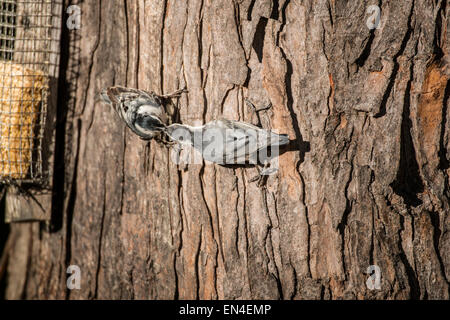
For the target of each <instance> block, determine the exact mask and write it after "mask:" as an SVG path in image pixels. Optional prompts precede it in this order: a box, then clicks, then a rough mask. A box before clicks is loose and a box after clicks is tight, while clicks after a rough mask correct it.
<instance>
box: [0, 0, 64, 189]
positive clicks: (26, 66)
mask: <svg viewBox="0 0 450 320" xmlns="http://www.w3.org/2000/svg"><path fill="white" fill-rule="evenodd" d="M54 2H55V1H53V0H0V182H1V183H11V182H25V183H41V182H42V180H43V179H44V178H45V176H46V172H45V170H44V166H43V144H44V143H45V141H44V131H45V126H46V118H47V105H48V97H49V93H50V84H51V81H50V79H51V77H53V76H54V75H55V72H56V71H55V67H56V65H57V55H58V50H57V49H58V46H57V45H55V43H54V42H55V39H56V37H55V36H54V29H55V26H56V25H57V23H58V22H57V21H55V18H57V14H56V12H55V8H54V7H55V3H54Z"/></svg>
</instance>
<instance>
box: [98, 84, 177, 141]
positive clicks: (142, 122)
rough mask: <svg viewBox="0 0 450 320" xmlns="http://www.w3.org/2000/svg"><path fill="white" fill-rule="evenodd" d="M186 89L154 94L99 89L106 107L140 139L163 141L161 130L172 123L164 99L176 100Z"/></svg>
mask: <svg viewBox="0 0 450 320" xmlns="http://www.w3.org/2000/svg"><path fill="white" fill-rule="evenodd" d="M183 92H186V90H184V89H183V90H178V91H176V92H174V93H171V94H168V95H158V94H156V93H154V92H147V91H144V90H139V89H133V88H125V87H120V86H116V87H110V88H106V89H104V90H102V92H101V97H102V99H103V100H104V101H105V102H106V103H108V104H110V105H111V106H112V107H113V108H114V110H115V111H116V113H117V114H118V115H119V117H120V118H121V119H122V120H123V121H125V123H126V124H127V126H128V127H129V128H130V129H131V130H132V131H133V132H134V133H135V134H137V135H138V136H139V137H140V138H141V139H143V140H150V139H154V138H155V139H156V140H157V141H160V142H163V143H165V142H166V141H164V140H163V137H164V134H163V130H164V128H165V126H166V125H169V124H171V123H172V118H173V117H174V111H172V110H169V108H168V105H169V102H168V101H167V99H169V98H173V97H179V96H180V95H181V94H182V93H183Z"/></svg>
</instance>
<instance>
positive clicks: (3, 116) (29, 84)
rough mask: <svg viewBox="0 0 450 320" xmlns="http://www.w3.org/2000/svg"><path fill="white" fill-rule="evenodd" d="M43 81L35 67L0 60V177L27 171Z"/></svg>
mask: <svg viewBox="0 0 450 320" xmlns="http://www.w3.org/2000/svg"><path fill="white" fill-rule="evenodd" d="M47 80H48V79H47V77H46V76H45V75H44V73H43V72H41V71H39V70H31V69H28V68H25V67H24V66H21V65H18V64H14V63H11V62H1V61H0V133H1V136H0V179H23V178H26V177H27V176H28V174H29V169H30V165H31V163H32V161H33V160H32V159H33V142H34V141H35V139H36V138H37V137H35V135H37V133H36V132H35V131H36V130H35V128H36V125H37V121H38V119H39V112H40V111H41V110H40V109H41V102H42V99H43V94H44V89H46V88H47V86H48V81H47Z"/></svg>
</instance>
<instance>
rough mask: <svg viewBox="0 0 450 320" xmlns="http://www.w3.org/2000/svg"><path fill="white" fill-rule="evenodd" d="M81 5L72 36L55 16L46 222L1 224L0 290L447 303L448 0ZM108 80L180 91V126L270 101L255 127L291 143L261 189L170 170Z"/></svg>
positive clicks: (182, 168)
mask: <svg viewBox="0 0 450 320" xmlns="http://www.w3.org/2000/svg"><path fill="white" fill-rule="evenodd" d="M79 2H80V6H81V10H82V21H81V29H80V30H73V31H70V30H68V29H67V28H66V27H65V21H64V24H63V33H62V42H61V74H60V82H59V94H58V108H59V110H58V115H57V116H58V126H57V134H56V151H55V168H54V172H55V177H54V179H53V197H52V200H51V206H49V205H48V204H47V205H43V208H47V207H51V216H52V219H51V228H45V224H44V223H39V222H27V223H20V224H18V223H16V224H12V225H11V231H10V236H9V237H10V243H11V246H10V247H11V249H10V250H5V252H8V253H9V259H8V268H7V273H6V277H7V278H6V298H9V299H15V298H26V299H54V298H57V299H65V298H66V299H90V298H97V299H177V298H178V299H197V298H198V299H280V298H281V299H407V298H420V299H448V298H449V280H450V217H449V211H450V206H449V197H450V190H449V175H450V169H449V159H450V125H449V123H450V109H449V108H448V104H449V99H448V98H449V93H450V87H449V84H448V83H449V80H448V79H449V68H448V64H449V62H450V61H449V40H448V39H449V38H448V32H449V31H448V30H449V26H450V23H449V8H450V5H449V4H448V3H447V2H446V1H445V0H444V1H441V0H439V1H425V0H411V1H381V0H379V1H372V0H364V1H343V0H319V1H313V0H297V1H286V0H277V1H264V0H239V1H237V0H236V1H230V0H214V1H211V0H189V1H185V0H183V1H180V0H164V1H160V0H123V1H94V0H85V1H79ZM70 4H77V1H72V2H71V3H70ZM67 5H69V3H68V2H67V0H66V3H65V7H67ZM370 5H378V6H379V8H380V9H381V16H380V18H381V19H380V24H379V26H378V28H376V29H370V28H369V26H370V23H369V22H371V21H372V20H371V15H372V13H373V12H374V11H370V10H369V11H367V10H368V8H369V6H370ZM371 12H372V13H371ZM64 19H67V17H64ZM112 85H122V86H128V87H135V88H140V89H144V90H153V91H155V92H158V93H169V92H173V91H175V90H176V89H179V88H183V87H184V86H186V87H187V89H188V90H189V93H188V94H185V95H183V96H182V97H181V99H180V100H179V108H180V116H181V122H183V123H186V124H191V125H192V124H199V123H204V122H207V121H210V120H213V119H217V118H220V117H224V118H228V119H235V120H241V121H246V122H255V117H252V110H251V109H249V108H248V107H247V106H246V104H245V103H244V99H245V98H249V99H250V100H251V101H252V102H254V103H255V105H257V106H263V105H266V104H267V103H268V102H272V104H273V107H272V109H271V110H269V111H268V112H267V113H266V114H261V118H262V119H263V120H264V121H263V126H264V127H266V128H269V127H270V128H273V129H276V130H277V131H278V132H280V133H287V134H289V136H290V138H291V139H294V140H296V148H294V149H296V150H291V151H288V152H285V153H284V154H282V155H281V156H280V157H279V171H278V173H277V174H276V175H274V176H270V177H269V179H268V182H267V187H266V188H265V189H264V188H263V189H260V188H258V187H257V186H256V184H255V183H252V182H250V180H251V178H252V177H253V176H255V175H256V174H257V172H258V171H257V168H242V167H238V168H229V167H221V166H219V165H214V164H206V163H204V164H202V165H199V164H191V165H177V164H176V163H174V161H172V159H171V151H170V150H169V149H167V148H165V147H164V146H161V145H159V144H158V143H156V142H155V141H152V142H151V143H146V142H144V141H142V140H140V139H139V138H138V137H137V136H136V135H134V134H133V133H132V132H131V131H130V130H129V129H127V128H126V127H125V125H124V123H123V122H122V121H121V120H120V119H119V118H118V117H117V116H116V114H115V113H114V111H113V110H112V108H110V107H107V106H106V105H104V104H102V103H101V102H100V101H99V99H98V94H99V92H100V91H101V89H102V88H104V87H108V86H112ZM33 208H34V207H33ZM34 210H42V209H40V208H38V207H36V208H35V209H34ZM49 210H50V209H49ZM69 265H77V266H79V267H80V270H81V288H80V289H79V290H77V289H74V290H69V289H68V288H67V287H66V280H67V277H68V276H69V274H67V273H66V269H67V267H68V266H69ZM369 266H378V267H379V269H378V270H379V272H380V274H381V282H380V286H379V287H378V288H377V286H376V288H373V286H372V287H371V286H370V279H369V276H370V274H368V273H367V272H368V271H367V270H368V268H369ZM372 268H376V267H372ZM377 274H378V273H377ZM375 276H376V274H375V275H374V276H373V277H375ZM368 279H369V281H368Z"/></svg>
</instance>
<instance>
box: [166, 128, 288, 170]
mask: <svg viewBox="0 0 450 320" xmlns="http://www.w3.org/2000/svg"><path fill="white" fill-rule="evenodd" d="M165 132H166V133H167V135H168V136H169V137H170V138H171V139H172V140H173V141H176V142H178V143H180V144H182V145H189V146H192V147H194V148H195V149H196V150H198V151H199V152H200V154H201V155H202V156H203V158H204V159H205V160H208V161H211V162H214V163H218V164H222V165H230V164H231V165H234V164H266V163H267V162H268V161H270V159H271V158H274V157H277V156H278V153H277V152H276V151H277V150H278V148H279V147H281V146H284V145H287V144H289V136H288V135H286V134H277V133H274V132H272V131H270V130H266V129H262V128H260V127H257V126H254V125H252V124H249V123H246V122H241V121H235V120H225V119H223V120H214V121H211V122H208V123H206V124H205V125H203V126H198V127H192V126H189V125H183V124H178V123H175V124H172V125H169V126H167V128H166V129H165ZM268 149H270V151H271V152H270V153H271V154H270V155H268V152H267V151H268ZM275 149H276V150H275Z"/></svg>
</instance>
